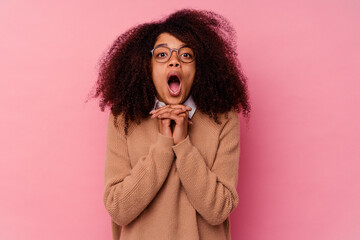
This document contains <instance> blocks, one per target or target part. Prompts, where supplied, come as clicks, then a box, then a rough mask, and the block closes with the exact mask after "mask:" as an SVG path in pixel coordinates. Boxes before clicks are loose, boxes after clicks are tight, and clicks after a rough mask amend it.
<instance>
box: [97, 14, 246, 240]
mask: <svg viewBox="0 0 360 240" xmlns="http://www.w3.org/2000/svg"><path fill="white" fill-rule="evenodd" d="M233 36H234V31H233V29H232V27H231V26H230V24H229V23H228V21H226V20H225V19H224V18H223V17H221V16H219V15H218V14H215V13H213V12H209V11H198V10H190V9H185V10H181V11H178V12H175V13H173V14H172V15H170V16H169V17H167V18H166V19H163V20H161V21H158V22H152V23H147V24H142V25H139V26H136V27H134V28H132V29H130V30H129V31H127V32H126V33H124V34H122V35H121V36H120V37H119V38H118V39H117V40H116V41H115V42H114V44H113V45H112V47H111V48H110V50H109V52H108V54H107V55H106V56H105V57H104V59H103V60H102V62H101V68H100V74H99V79H98V82H97V91H96V94H95V97H98V96H100V97H101V102H100V107H101V109H102V111H104V109H105V107H106V106H109V107H111V113H110V116H109V122H108V131H107V148H106V161H105V191H104V204H105V207H106V209H107V211H108V212H109V214H110V216H111V219H112V231H113V239H122V240H134V239H142V240H143V239H151V240H153V239H156V240H163V239H164V240H165V239H166V240H169V239H171V240H173V239H175V240H176V239H186V240H195V239H204V240H212V239H214V240H215V239H216V240H220V239H230V223H229V214H230V213H231V212H232V211H233V210H234V209H235V207H236V206H237V204H238V195H237V192H236V186H237V176H238V160H239V152H240V151H239V121H238V112H242V113H243V114H244V115H245V116H247V114H248V113H249V111H250V105H249V103H248V95H247V88H246V78H245V77H244V75H243V74H242V73H241V71H240V64H239V62H238V61H237V58H236V57H237V55H236V52H235V44H234V39H233Z"/></svg>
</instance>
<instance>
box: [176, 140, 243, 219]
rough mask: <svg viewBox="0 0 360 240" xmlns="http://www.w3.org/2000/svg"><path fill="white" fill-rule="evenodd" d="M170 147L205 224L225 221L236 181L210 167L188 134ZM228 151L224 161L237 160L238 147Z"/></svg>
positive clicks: (235, 200)
mask: <svg viewBox="0 0 360 240" xmlns="http://www.w3.org/2000/svg"><path fill="white" fill-rule="evenodd" d="M173 148H174V149H175V152H176V156H177V159H176V167H177V169H178V173H179V177H180V179H181V183H182V185H183V187H184V189H185V192H186V194H187V196H188V199H189V201H190V202H191V204H192V205H193V206H194V208H195V209H196V210H197V212H199V214H200V215H201V216H202V217H203V218H204V219H205V220H206V221H207V222H208V223H209V224H212V225H218V224H220V223H222V222H223V221H225V220H226V218H227V217H228V216H229V214H230V213H231V212H232V211H233V210H234V208H235V207H236V206H237V203H238V195H237V192H236V188H235V185H236V182H234V181H229V179H226V178H224V177H223V176H222V175H221V174H216V173H215V172H213V171H211V170H210V169H209V168H208V166H207V165H206V163H205V160H204V159H203V157H202V156H201V154H200V153H199V151H198V150H197V149H196V147H194V146H193V145H192V144H191V141H190V139H189V137H188V138H187V139H185V140H184V141H183V142H181V143H180V144H178V145H176V146H174V147H173ZM231 155H232V156H227V157H229V158H230V157H231V158H232V159H227V161H228V162H233V163H235V162H237V161H238V156H239V155H238V151H237V150H236V149H234V151H233V153H232V154H231ZM234 167H236V166H234ZM236 171H237V167H236ZM233 173H234V171H233ZM229 174H231V173H229ZM236 176H237V175H236ZM232 179H236V178H232ZM235 181H236V180H235Z"/></svg>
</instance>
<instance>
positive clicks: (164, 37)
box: [154, 33, 185, 48]
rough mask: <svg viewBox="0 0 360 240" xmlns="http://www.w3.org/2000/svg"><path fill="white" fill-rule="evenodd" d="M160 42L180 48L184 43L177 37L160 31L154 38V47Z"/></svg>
mask: <svg viewBox="0 0 360 240" xmlns="http://www.w3.org/2000/svg"><path fill="white" fill-rule="evenodd" d="M160 44H161V45H165V46H168V47H170V48H180V47H182V46H184V45H185V43H184V42H182V41H180V40H179V39H177V38H176V37H174V36H173V35H171V34H169V33H161V34H160V35H159V36H158V38H157V39H156V42H155V44H154V47H156V46H158V45H160Z"/></svg>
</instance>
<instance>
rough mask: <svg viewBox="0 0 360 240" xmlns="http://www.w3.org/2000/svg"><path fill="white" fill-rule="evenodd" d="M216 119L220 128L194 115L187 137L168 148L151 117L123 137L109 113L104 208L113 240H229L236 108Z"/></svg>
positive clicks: (235, 158) (235, 199)
mask: <svg viewBox="0 0 360 240" xmlns="http://www.w3.org/2000/svg"><path fill="white" fill-rule="evenodd" d="M119 119H120V117H119ZM219 119H220V121H221V122H222V124H221V125H219V124H216V123H215V122H214V121H213V120H211V119H210V118H209V117H208V116H207V115H205V114H203V113H201V112H200V111H196V112H195V114H194V116H193V118H192V121H193V125H190V126H189V135H188V136H187V138H186V139H185V140H183V141H182V142H180V143H178V144H177V145H174V143H173V138H169V137H166V136H164V135H162V134H160V133H159V131H158V122H157V121H158V120H157V119H151V118H150V116H149V118H148V119H146V120H143V121H142V122H141V124H140V125H137V124H135V123H134V124H131V125H130V127H129V133H128V135H127V136H126V135H124V131H123V127H122V125H120V128H119V129H116V128H115V126H114V124H113V120H114V116H113V114H111V113H110V117H109V122H108V132H107V148H106V160H105V191H104V204H105V207H106V209H107V211H108V212H109V214H110V216H111V219H112V221H111V223H112V232H113V239H116V240H118V239H121V240H135V239H136V240H137V239H141V240H197V239H201V240H222V239H224V240H225V239H226V240H228V239H230V222H229V214H230V213H231V212H232V211H233V210H234V208H235V207H236V206H237V204H238V195H237V192H236V186H237V176H238V160H239V153H240V149H239V121H238V115H237V113H236V112H235V111H231V112H229V113H228V119H226V118H225V117H224V115H221V116H220V118H219ZM119 124H121V121H120V120H119Z"/></svg>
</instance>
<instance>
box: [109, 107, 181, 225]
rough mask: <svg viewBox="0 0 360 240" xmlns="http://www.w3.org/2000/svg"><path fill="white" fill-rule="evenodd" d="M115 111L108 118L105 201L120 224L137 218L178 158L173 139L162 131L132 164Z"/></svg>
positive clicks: (110, 212) (112, 215)
mask: <svg viewBox="0 0 360 240" xmlns="http://www.w3.org/2000/svg"><path fill="white" fill-rule="evenodd" d="M113 121H114V115H113V114H112V113H111V114H110V116H109V122H108V131H107V146H106V159H105V191H104V199H103V200H104V205H105V208H106V209H107V211H108V212H109V214H110V216H111V218H112V220H113V221H114V222H115V223H117V224H118V225H120V226H123V225H127V224H129V223H130V222H131V221H133V220H134V219H135V218H136V217H137V216H138V215H139V214H140V213H141V212H142V211H143V210H144V209H145V208H146V206H147V205H148V204H149V203H150V202H151V201H152V199H153V198H154V197H155V195H156V193H157V192H158V191H159V189H160V187H161V186H162V184H163V183H164V181H165V179H166V177H167V175H168V173H169V170H170V168H171V165H172V163H173V160H174V153H173V151H172V148H171V147H172V146H173V139H172V138H170V137H166V136H164V135H162V134H160V133H158V138H157V141H156V142H155V143H154V144H153V145H151V146H150V150H149V153H148V155H147V156H143V157H141V159H139V160H138V162H137V164H136V165H135V166H134V168H131V164H130V159H129V156H128V152H127V142H126V138H125V136H124V134H123V133H122V132H123V131H121V130H122V129H121V126H120V129H116V128H115V126H114V123H113Z"/></svg>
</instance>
